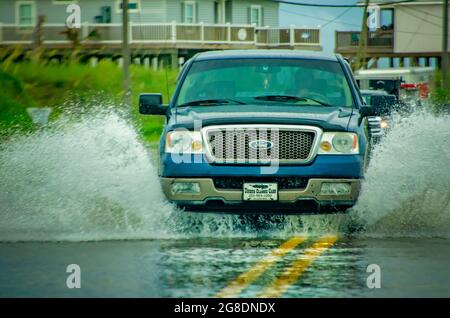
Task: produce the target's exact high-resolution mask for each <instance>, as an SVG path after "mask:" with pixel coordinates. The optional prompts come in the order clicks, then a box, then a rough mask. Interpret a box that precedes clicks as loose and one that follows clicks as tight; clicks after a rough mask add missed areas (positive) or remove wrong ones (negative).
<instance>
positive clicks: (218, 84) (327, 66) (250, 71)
mask: <svg viewBox="0 0 450 318" xmlns="http://www.w3.org/2000/svg"><path fill="white" fill-rule="evenodd" d="M238 104H239V105H243V104H270V105H286V104H295V105H300V106H302V105H314V106H316V105H317V106H339V107H352V106H353V98H352V94H351V90H350V87H349V84H348V82H347V78H346V77H345V75H344V72H343V70H342V67H341V65H340V64H339V63H338V62H335V61H324V60H311V59H285V58H279V59H276V58H270V59H262V58H256V59H222V60H208V61H197V62H194V64H193V65H192V66H191V68H190V70H189V73H188V74H187V76H186V78H185V79H184V82H183V83H182V87H181V90H180V93H179V95H178V99H177V101H176V105H177V106H213V105H238ZM243 107H245V105H243Z"/></svg>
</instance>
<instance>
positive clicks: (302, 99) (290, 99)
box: [253, 95, 331, 106]
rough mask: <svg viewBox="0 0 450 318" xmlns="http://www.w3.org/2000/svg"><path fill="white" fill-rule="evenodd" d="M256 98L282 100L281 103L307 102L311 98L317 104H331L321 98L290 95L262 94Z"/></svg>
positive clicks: (273, 100) (272, 100)
mask: <svg viewBox="0 0 450 318" xmlns="http://www.w3.org/2000/svg"><path fill="white" fill-rule="evenodd" d="M253 98H254V99H259V100H267V101H271V102H280V103H287V102H294V103H296V102H307V101H308V100H311V101H313V102H315V103H317V104H320V105H322V106H331V105H329V104H327V103H324V102H322V101H320V100H317V99H314V98H311V97H298V96H289V95H261V96H256V97H253Z"/></svg>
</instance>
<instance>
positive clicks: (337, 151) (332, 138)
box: [319, 132, 359, 155]
mask: <svg viewBox="0 0 450 318" xmlns="http://www.w3.org/2000/svg"><path fill="white" fill-rule="evenodd" d="M358 153H359V142H358V135H357V134H355V133H349V132H324V133H323V134H322V139H321V141H320V145H319V154H323V155H352V154H358Z"/></svg>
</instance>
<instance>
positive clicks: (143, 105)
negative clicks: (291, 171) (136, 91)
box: [139, 94, 167, 115]
mask: <svg viewBox="0 0 450 318" xmlns="http://www.w3.org/2000/svg"><path fill="white" fill-rule="evenodd" d="M139 113H141V114H143V115H166V113H167V106H164V105H162V95H161V94H140V95H139Z"/></svg>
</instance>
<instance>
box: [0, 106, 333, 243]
mask: <svg viewBox="0 0 450 318" xmlns="http://www.w3.org/2000/svg"><path fill="white" fill-rule="evenodd" d="M74 106H76V105H72V107H67V109H68V111H67V112H66V113H65V114H64V115H63V116H61V118H60V119H59V120H58V121H57V122H55V123H52V124H51V125H50V126H48V127H46V128H45V129H42V130H39V131H36V132H34V133H32V134H28V135H20V134H18V135H14V136H13V137H11V138H9V140H8V141H7V142H5V143H3V144H1V145H0V175H1V176H2V178H1V179H0V240H1V241H17V240H19V241H31V240H40V241H58V240H64V241H66V240H73V241H80V240H108V239H152V238H166V237H175V238H176V237H192V236H195V237H197V236H215V235H225V236H227V237H229V236H248V235H251V236H254V235H266V234H267V235H269V234H270V235H271V236H273V235H281V236H284V235H289V234H292V233H293V232H296V231H311V230H312V229H316V228H317V227H324V228H329V227H331V228H333V230H334V227H335V226H334V225H331V224H335V223H336V222H334V221H330V220H328V219H325V220H323V219H322V220H321V221H317V220H313V219H311V221H309V222H308V221H302V220H300V218H299V217H297V216H287V217H283V216H236V215H217V214H189V213H184V212H182V211H179V210H177V209H175V208H174V207H173V206H172V205H170V204H168V203H167V202H165V201H164V197H163V194H162V192H161V190H160V186H159V181H158V177H157V172H156V169H155V168H154V165H153V162H152V159H151V154H150V151H149V149H148V147H146V146H144V143H142V142H140V140H139V137H138V134H137V133H136V131H135V130H134V129H133V126H132V125H131V124H130V122H129V121H128V120H127V119H126V115H124V114H122V113H121V112H118V111H117V107H112V106H111V107H108V105H102V107H95V108H93V109H92V108H91V109H90V110H89V109H88V108H86V109H80V108H78V109H77V108H76V107H74ZM329 218H331V219H334V218H336V217H333V216H330V217H329ZM327 220H328V221H327ZM312 224H314V225H312Z"/></svg>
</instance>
